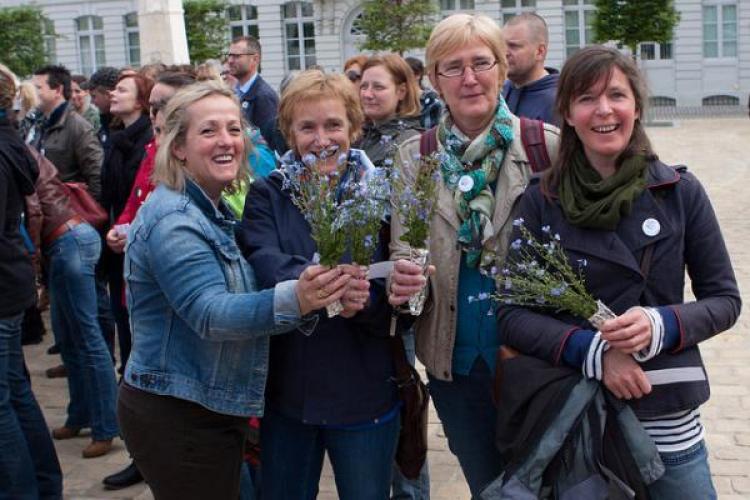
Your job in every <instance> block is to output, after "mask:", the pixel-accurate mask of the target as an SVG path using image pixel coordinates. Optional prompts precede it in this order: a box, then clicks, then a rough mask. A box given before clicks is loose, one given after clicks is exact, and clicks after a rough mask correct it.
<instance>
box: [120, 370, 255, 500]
mask: <svg viewBox="0 0 750 500" xmlns="http://www.w3.org/2000/svg"><path fill="white" fill-rule="evenodd" d="M117 416H118V419H119V422H120V430H121V432H122V437H123V439H124V440H125V444H126V446H127V448H128V451H129V452H130V454H131V455H132V457H133V460H135V462H136V463H137V464H138V470H140V471H141V474H143V477H144V478H145V479H146V482H148V485H149V487H150V488H151V491H152V492H153V494H154V498H155V499H156V500H172V499H174V500H190V499H196V500H204V499H211V500H237V498H238V497H239V489H240V486H239V485H240V466H241V465H242V455H243V447H244V444H245V436H246V434H247V429H248V421H247V419H246V418H243V417H234V416H229V415H221V414H219V413H215V412H213V411H211V410H208V409H206V408H204V407H203V406H200V405H198V404H195V403H192V402H190V401H185V400H182V399H177V398H173V397H170V396H159V395H156V394H151V393H149V392H145V391H141V390H139V389H135V388H133V387H131V386H129V385H127V384H126V383H124V382H123V383H122V384H120V393H119V397H118V400H117Z"/></svg>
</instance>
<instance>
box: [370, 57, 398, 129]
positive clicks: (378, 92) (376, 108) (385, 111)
mask: <svg viewBox="0 0 750 500" xmlns="http://www.w3.org/2000/svg"><path fill="white" fill-rule="evenodd" d="M404 96H406V84H403V83H402V84H400V85H397V84H396V82H394V81H393V75H391V73H390V72H389V71H388V70H387V69H386V68H385V66H373V67H371V68H367V69H366V70H365V72H364V73H363V74H362V83H361V84H360V86H359V98H360V102H361V103H362V109H363V110H364V112H365V116H366V117H367V118H369V119H370V120H372V121H374V122H376V123H377V122H382V121H385V120H388V119H389V118H391V117H393V116H395V115H396V110H397V109H398V105H399V103H400V102H401V100H402V99H403V98H404Z"/></svg>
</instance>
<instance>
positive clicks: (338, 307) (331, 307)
mask: <svg viewBox="0 0 750 500" xmlns="http://www.w3.org/2000/svg"><path fill="white" fill-rule="evenodd" d="M343 310H344V304H342V303H341V301H340V300H337V301H336V302H332V303H330V304H328V305H327V306H326V312H327V313H328V317H329V318H333V317H334V316H338V315H339V314H341V311H343Z"/></svg>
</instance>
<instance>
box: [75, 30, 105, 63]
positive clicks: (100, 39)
mask: <svg viewBox="0 0 750 500" xmlns="http://www.w3.org/2000/svg"><path fill="white" fill-rule="evenodd" d="M75 23H76V37H77V39H78V57H79V63H80V67H81V73H83V74H84V75H86V76H88V75H91V73H93V72H94V71H96V70H97V69H99V68H100V67H102V66H105V65H106V64H107V61H106V58H105V55H104V23H103V22H102V18H101V17H99V16H82V17H79V18H76V20H75Z"/></svg>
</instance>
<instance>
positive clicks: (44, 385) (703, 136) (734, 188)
mask: <svg viewBox="0 0 750 500" xmlns="http://www.w3.org/2000/svg"><path fill="white" fill-rule="evenodd" d="M649 135H650V137H651V138H652V140H653V143H654V145H655V149H656V151H658V152H659V154H660V156H661V158H662V159H663V160H664V161H666V162H667V163H673V164H676V163H684V164H687V165H688V166H689V167H690V169H691V170H692V171H693V172H695V173H696V174H697V175H698V177H699V178H700V179H701V181H702V182H703V184H704V185H705V186H706V189H707V190H708V192H709V194H710V196H711V199H712V201H713V203H714V206H715V209H716V211H717V213H718V215H719V218H720V220H721V224H722V228H723V231H724V236H725V238H726V240H727V242H728V245H729V250H730V253H731V255H732V258H733V261H734V266H735V270H736V272H737V276H738V279H739V281H740V286H741V288H742V291H743V297H744V298H746V300H745V303H748V302H750V301H748V300H747V295H746V293H745V292H747V289H745V287H744V286H743V284H747V283H750V280H749V278H750V249H749V248H748V246H747V245H748V243H750V224H748V214H750V163H749V162H748V158H749V156H750V155H749V153H748V140H749V139H750V120H748V119H747V118H744V119H737V118H731V119H730V118H722V119H701V120H684V121H681V122H675V123H674V126H673V127H653V128H650V129H649ZM747 318H748V316H747V315H746V314H745V315H743V316H741V317H740V320H739V322H738V324H737V326H735V328H733V329H732V330H731V331H729V332H726V333H724V334H722V335H719V336H718V337H715V338H714V339H711V340H710V341H708V342H706V343H705V344H704V345H703V346H702V351H703V353H704V358H705V360H706V365H707V369H708V372H709V376H710V378H711V387H712V397H711V400H710V402H709V403H708V404H706V405H705V406H704V407H703V411H702V415H703V419H704V421H705V425H706V429H707V441H708V445H709V449H710V456H711V469H712V472H713V477H714V481H715V484H716V487H717V489H718V492H719V497H720V498H721V499H723V500H739V499H750V383H749V382H748V381H749V380H750V336H748V333H750V320H748V319H747ZM50 337H51V336H50V335H48V336H47V337H45V343H44V344H42V345H39V346H31V347H28V348H26V350H25V352H26V357H27V362H28V364H29V369H30V371H31V374H32V378H33V385H34V390H35V393H36V395H37V398H38V399H39V401H40V403H41V405H42V407H43V409H44V412H45V415H46V417H47V423H48V424H49V426H50V427H55V426H59V425H61V424H62V423H63V421H64V414H65V405H66V402H67V389H66V386H65V380H64V379H62V380H61V379H56V380H49V379H46V378H45V377H44V369H45V368H48V367H50V366H53V365H55V364H57V363H58V361H59V358H58V357H56V356H47V355H46V354H45V353H44V351H45V350H46V348H47V345H48V344H49V343H50V342H51V339H50ZM429 436H430V452H429V461H430V469H431V475H432V497H433V499H435V500H463V499H468V498H469V493H468V488H467V487H466V485H465V483H464V480H463V476H462V474H461V470H460V469H459V467H458V465H457V462H456V460H455V458H454V457H453V456H452V455H451V453H450V451H448V446H447V443H446V440H445V437H444V435H443V432H442V428H441V425H440V422H439V420H438V418H437V416H436V415H435V413H434V411H433V412H432V414H431V416H430V426H429ZM87 442H88V437H87V438H85V439H84V438H79V439H72V440H69V441H56V442H55V445H56V447H57V453H58V455H59V457H60V461H61V463H62V467H63V472H64V474H65V497H66V499H71V500H73V499H75V500H84V499H138V500H147V499H150V498H152V496H151V494H150V492H149V491H148V488H147V487H146V486H144V485H142V484H141V485H138V486H133V487H130V488H127V489H124V490H120V491H116V492H108V491H105V490H104V489H103V488H102V486H101V479H102V478H103V477H104V476H105V475H107V474H110V473H112V472H115V471H117V470H119V469H120V468H121V467H123V466H124V465H126V464H127V463H128V457H127V453H126V452H125V448H124V445H123V443H122V442H121V441H119V440H117V441H116V446H115V450H114V451H113V452H111V453H110V454H109V455H107V456H105V457H102V458H98V459H89V460H85V459H82V458H81V450H82V449H83V447H84V446H85V445H86V443H87ZM320 498H322V499H326V500H329V499H335V498H336V494H335V487H334V485H333V475H332V473H331V470H330V467H326V468H325V469H324V477H323V480H322V481H321V494H320Z"/></svg>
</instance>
